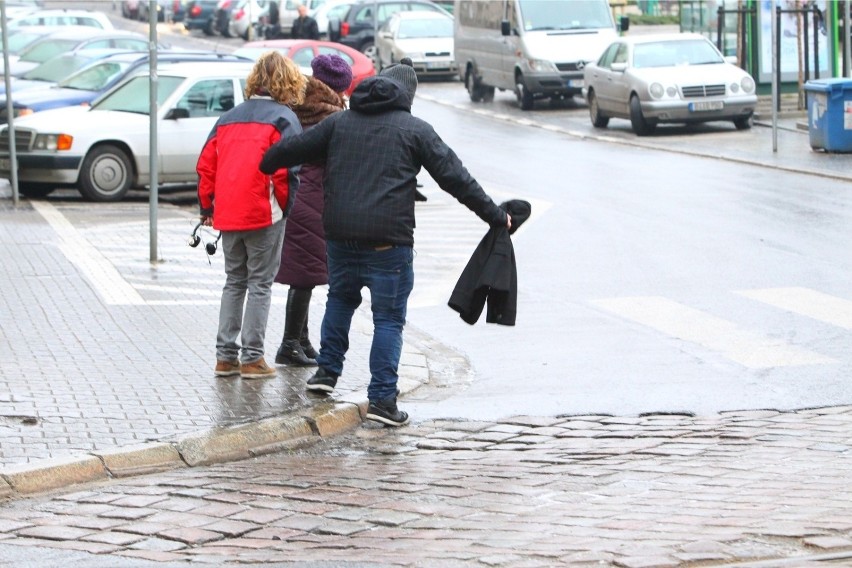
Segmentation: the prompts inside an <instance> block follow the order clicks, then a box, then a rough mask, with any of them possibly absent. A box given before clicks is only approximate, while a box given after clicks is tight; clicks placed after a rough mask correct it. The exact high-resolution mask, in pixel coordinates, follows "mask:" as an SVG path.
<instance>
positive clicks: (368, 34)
mask: <svg viewBox="0 0 852 568" xmlns="http://www.w3.org/2000/svg"><path fill="white" fill-rule="evenodd" d="M414 11H426V12H440V13H441V14H449V13H448V12H447V11H446V10H444V9H443V8H441V7H440V6H438V5H437V4H435V3H434V2H431V1H430V0H361V1H360V2H358V3H357V4H353V5H352V6H351V7H350V8H349V11H348V12H347V13H346V15H345V16H344V17H343V19H342V20H341V21H340V22H339V24H338V23H337V22H335V21H332V20H329V39H330V40H332V41H337V42H340V43H342V44H343V45H346V46H349V47H352V48H354V49H357V50H358V51H360V52H361V53H363V54H364V55H366V56H367V57H369V58H370V59H374V58H375V51H376V49H375V38H374V37H373V35H374V32H375V30H376V28H377V27H380V26H381V25H382V24H384V23H385V21H387V19H388V18H390V17H391V16H393V15H394V14H396V13H397V12H414ZM376 12H378V23H377V18H376ZM336 30H339V32H337V31H336Z"/></svg>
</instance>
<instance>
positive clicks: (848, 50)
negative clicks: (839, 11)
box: [843, 0, 852, 77]
mask: <svg viewBox="0 0 852 568" xmlns="http://www.w3.org/2000/svg"><path fill="white" fill-rule="evenodd" d="M850 5H852V0H846V10H844V13H843V33H844V34H845V37H844V38H843V46H844V48H843V52H844V53H843V67H844V69H845V70H846V72H845V73H844V75H845V76H846V77H852V45H851V44H852V28H850V27H849V26H850V24H852V19H850V16H849V12H850Z"/></svg>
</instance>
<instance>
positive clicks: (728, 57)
mask: <svg viewBox="0 0 852 568" xmlns="http://www.w3.org/2000/svg"><path fill="white" fill-rule="evenodd" d="M725 62H726V63H730V64H731V65H739V63H740V62H739V61H737V56H736V55H726V56H725Z"/></svg>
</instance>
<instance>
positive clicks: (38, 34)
mask: <svg viewBox="0 0 852 568" xmlns="http://www.w3.org/2000/svg"><path fill="white" fill-rule="evenodd" d="M63 27H66V28H67V26H59V27H57V26H25V27H23V28H17V29H14V30H9V32H8V34H7V35H8V38H7V39H6V43H7V44H8V46H9V62H10V63H11V62H14V61H17V59H18V55H20V53H21V52H22V51H23V50H25V49H26V48H27V47H29V46H30V45H32V44H33V43H35V42H36V41H38V40H40V39H41V38H43V37H45V36H46V35H47V34H52V33H55V32H57V31H59V30H61V29H63ZM0 39H2V34H0ZM0 69H3V66H2V61H0Z"/></svg>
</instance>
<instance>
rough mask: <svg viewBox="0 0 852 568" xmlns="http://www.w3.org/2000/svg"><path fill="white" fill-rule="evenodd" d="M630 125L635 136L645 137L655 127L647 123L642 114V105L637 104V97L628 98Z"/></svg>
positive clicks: (651, 123)
mask: <svg viewBox="0 0 852 568" xmlns="http://www.w3.org/2000/svg"><path fill="white" fill-rule="evenodd" d="M630 125H631V126H632V127H633V132H635V133H636V135H637V136H647V135H648V134H651V133H652V132H654V129H655V128H656V127H657V125H656V124H655V123H653V122H650V121H648V120H647V119H646V118H645V116H644V115H643V114H642V103H640V102H639V97H638V96H636V95H633V96H632V97H630Z"/></svg>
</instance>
